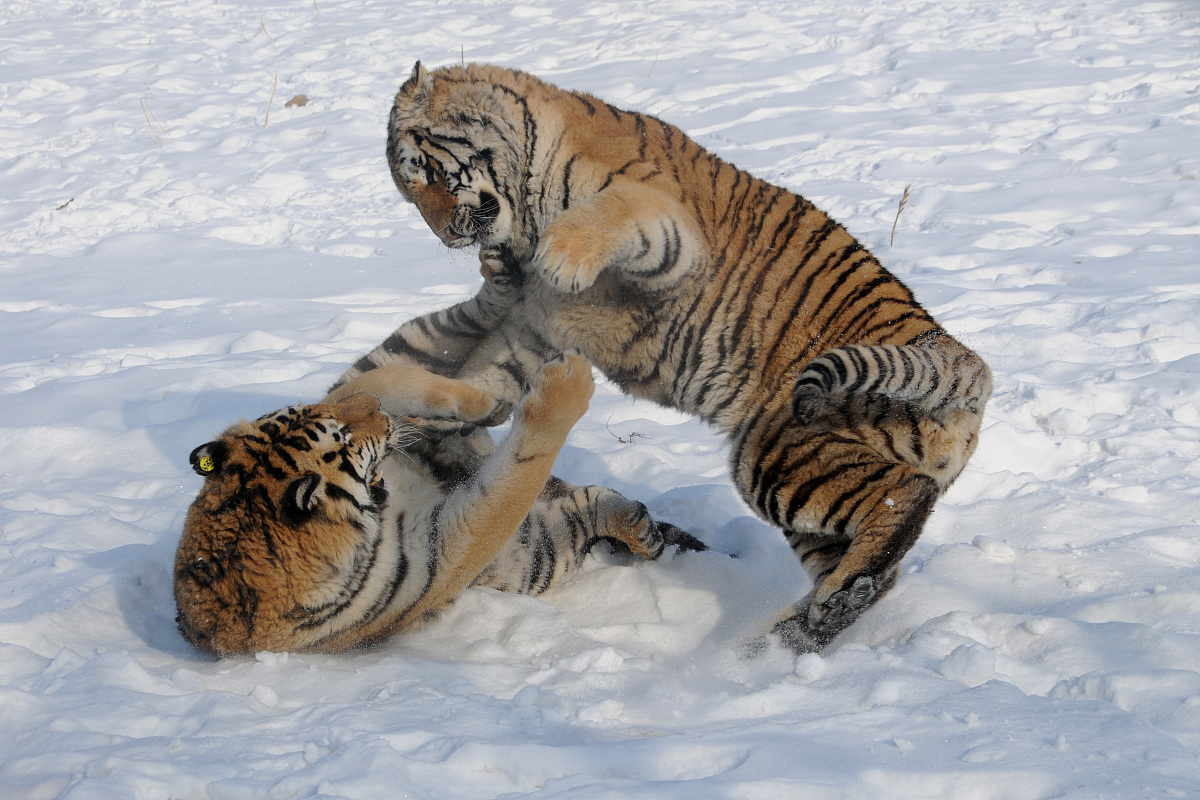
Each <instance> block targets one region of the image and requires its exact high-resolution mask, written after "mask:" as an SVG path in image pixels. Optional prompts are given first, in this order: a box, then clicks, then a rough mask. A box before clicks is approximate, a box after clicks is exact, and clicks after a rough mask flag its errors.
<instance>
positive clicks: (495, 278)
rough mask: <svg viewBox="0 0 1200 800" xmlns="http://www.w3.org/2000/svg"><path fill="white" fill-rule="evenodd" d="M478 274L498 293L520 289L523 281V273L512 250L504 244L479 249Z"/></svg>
mask: <svg viewBox="0 0 1200 800" xmlns="http://www.w3.org/2000/svg"><path fill="white" fill-rule="evenodd" d="M479 274H480V275H482V276H483V280H484V281H485V282H486V283H487V284H488V285H489V286H491V287H492V288H493V289H494V290H496V291H497V292H500V293H507V292H512V291H515V290H517V289H520V288H521V285H522V284H523V283H524V282H525V275H524V273H522V272H521V268H520V265H519V264H518V263H517V260H516V258H515V257H514V256H513V252H512V250H510V249H508V247H506V246H504V245H501V246H498V247H484V248H482V249H480V251H479Z"/></svg>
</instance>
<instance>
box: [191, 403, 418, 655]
mask: <svg viewBox="0 0 1200 800" xmlns="http://www.w3.org/2000/svg"><path fill="white" fill-rule="evenodd" d="M401 428H402V426H401V425H400V424H399V423H393V422H392V421H391V420H390V419H389V418H388V417H387V415H385V414H384V413H382V412H381V411H380V409H379V401H378V400H377V399H376V398H375V397H373V396H371V395H369V394H365V393H359V394H355V395H352V396H351V397H348V398H346V399H345V400H342V401H340V402H338V403H329V404H317V405H309V406H292V407H289V408H285V409H282V410H280V411H276V412H274V413H271V414H267V415H266V416H264V417H261V418H260V419H258V420H256V421H254V422H241V423H238V424H236V425H234V426H232V427H231V428H229V429H228V430H227V431H225V433H223V434H222V435H221V436H219V437H218V438H217V439H215V440H214V441H211V442H209V443H207V444H203V445H201V446H200V447H197V448H196V449H195V450H193V451H192V454H191V457H190V460H191V464H192V467H193V469H195V470H196V472H198V473H199V474H200V475H202V476H203V477H204V478H205V481H204V485H203V487H202V488H201V489H200V493H199V495H198V496H197V497H196V499H195V501H193V502H192V505H191V508H190V509H189V510H188V514H187V518H186V521H185V522H184V527H183V535H182V537H181V538H180V541H179V547H178V550H177V551H176V554H175V603H176V606H177V607H178V611H179V614H178V617H177V622H178V625H179V630H180V632H181V633H182V634H183V636H184V638H186V639H187V640H188V641H189V642H191V643H192V644H194V645H196V646H197V647H199V648H201V649H203V650H207V651H209V652H211V653H214V654H216V655H219V656H226V655H233V654H241V653H254V652H257V651H261V650H276V651H283V650H300V649H305V648H306V647H310V646H313V645H315V644H318V643H319V641H320V640H321V639H322V638H324V637H327V636H328V635H329V634H330V621H331V620H332V619H333V618H334V617H335V616H336V615H337V613H338V612H339V610H341V609H342V608H344V607H345V606H346V605H347V604H349V603H350V602H351V600H352V599H353V597H354V595H355V594H357V593H358V592H359V591H360V590H361V588H362V586H361V583H362V581H363V580H365V577H364V576H365V574H366V573H367V572H368V571H369V570H368V569H367V564H368V563H369V562H370V561H371V559H372V558H373V557H374V553H375V551H376V549H377V548H378V546H379V519H380V511H381V508H382V506H383V504H384V502H385V501H386V499H387V491H386V489H385V487H384V484H383V480H382V479H381V477H380V476H379V466H380V463H381V461H382V460H383V458H384V456H385V455H386V454H387V452H388V450H389V447H390V446H392V445H395V444H396V443H397V439H398V438H400V437H402V436H403V435H404V431H402V430H400V429H401Z"/></svg>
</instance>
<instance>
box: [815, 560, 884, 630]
mask: <svg viewBox="0 0 1200 800" xmlns="http://www.w3.org/2000/svg"><path fill="white" fill-rule="evenodd" d="M877 594H878V592H877V591H876V588H875V581H874V580H873V579H872V578H871V577H870V576H868V575H859V576H858V577H857V578H855V579H854V583H852V584H850V585H849V586H848V587H846V588H845V589H842V590H840V591H836V592H834V593H833V594H831V595H829V598H828V599H827V600H825V601H824V602H817V601H816V598H815V597H814V600H813V602H812V604H811V605H810V606H809V609H808V615H807V622H808V625H809V627H810V628H812V629H813V630H816V631H822V632H828V633H829V635H830V636H832V635H834V634H836V633H838V632H839V631H842V630H845V629H846V628H847V627H849V626H850V623H852V622H854V620H856V619H858V618H859V617H860V616H861V615H862V613H863V612H864V611H866V610H867V608H868V607H870V605H871V603H873V602H874V601H875V598H876V595H877ZM819 596H820V593H817V597H819Z"/></svg>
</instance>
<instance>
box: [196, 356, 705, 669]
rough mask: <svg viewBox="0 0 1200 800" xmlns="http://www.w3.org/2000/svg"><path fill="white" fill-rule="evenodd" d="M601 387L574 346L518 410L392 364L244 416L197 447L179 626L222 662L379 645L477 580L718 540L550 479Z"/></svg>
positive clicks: (546, 572) (556, 576) (604, 494)
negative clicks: (499, 431) (608, 551)
mask: <svg viewBox="0 0 1200 800" xmlns="http://www.w3.org/2000/svg"><path fill="white" fill-rule="evenodd" d="M592 391H593V383H592V377H591V367H590V365H589V364H588V363H587V361H586V359H584V358H583V357H582V356H581V355H579V354H577V353H567V354H565V355H564V356H562V357H560V358H558V359H555V360H552V361H549V362H548V363H546V364H545V365H544V366H543V367H541V368H540V370H538V372H536V373H535V374H534V375H533V376H532V379H531V381H530V385H529V389H528V392H527V393H526V394H525V395H524V398H523V399H522V400H521V401H520V404H519V405H518V407H517V411H516V414H515V417H514V421H513V425H512V428H511V431H510V433H509V434H508V436H507V438H505V439H504V441H503V442H502V443H500V444H499V445H496V444H495V443H494V442H493V441H492V439H491V437H490V435H489V434H488V433H487V431H486V430H484V428H485V427H488V426H492V425H495V424H496V423H497V422H499V421H500V420H502V419H504V418H506V417H507V416H509V414H510V411H511V405H510V404H509V403H508V402H506V401H503V400H501V399H498V398H496V397H494V396H493V395H490V394H488V393H486V392H483V391H480V390H478V389H475V388H473V387H471V386H469V385H467V384H465V383H462V382H460V381H457V380H452V379H449V378H446V377H442V376H437V375H433V374H431V373H429V372H427V371H425V370H423V369H421V368H419V367H414V366H410V365H390V366H385V367H383V368H381V369H379V370H375V371H373V372H371V373H370V374H368V375H366V376H364V377H363V378H362V379H360V380H358V381H350V382H346V383H343V384H341V385H339V386H338V387H337V388H335V389H334V390H333V391H331V392H330V393H329V394H328V395H327V396H326V397H325V398H324V399H323V400H322V401H321V402H320V403H316V404H312V405H302V406H290V407H288V408H284V409H281V410H279V411H275V412H272V413H269V414H266V415H264V416H263V417H261V418H259V419H258V420H256V421H254V422H245V421H243V422H240V423H237V424H235V425H233V426H231V427H230V428H229V429H228V430H226V431H225V432H224V433H222V434H221V435H220V436H219V437H217V438H216V439H215V440H213V441H211V442H208V443H206V444H203V445H201V446H199V447H197V448H196V449H195V450H193V451H192V453H191V455H190V457H189V461H190V463H191V465H192V467H193V469H195V470H196V472H197V473H199V474H200V475H202V476H203V477H204V478H205V480H204V484H203V485H202V487H201V489H200V491H199V493H198V495H197V497H196V499H195V500H194V501H193V503H192V504H191V506H190V508H189V509H188V512H187V516H186V518H185V522H184V526H183V533H182V535H181V537H180V541H179V545H178V548H177V551H176V556H175V570H174V590H175V601H176V606H177V608H178V616H177V623H178V627H179V630H180V632H181V633H182V635H183V637H184V638H185V639H186V640H187V641H188V642H190V643H191V644H193V645H194V646H196V647H197V648H199V649H201V650H203V651H206V652H208V653H211V654H213V655H215V656H218V657H227V656H235V655H244V654H250V653H256V652H260V651H276V652H283V651H315V652H337V651H344V650H347V649H351V648H359V647H366V646H370V645H372V644H375V643H378V642H380V641H382V640H384V639H385V638H387V637H389V636H391V635H393V634H395V633H398V632H401V631H404V630H407V629H410V628H412V627H414V626H416V625H418V624H420V623H422V622H424V621H426V620H429V619H431V618H432V617H434V616H435V615H436V614H437V613H438V611H439V610H440V609H442V608H444V607H445V606H447V605H448V604H450V603H452V602H453V601H454V600H455V599H456V598H457V597H458V596H460V595H461V594H462V592H463V591H464V590H465V589H466V588H467V587H468V586H488V587H492V588H495V589H499V590H501V591H508V592H519V593H524V594H540V593H542V592H544V591H546V590H547V589H548V588H549V587H550V586H551V585H554V584H556V583H558V582H559V581H560V580H561V579H562V577H563V576H564V575H566V574H567V573H568V572H570V571H571V570H573V569H575V568H576V567H578V566H579V565H580V563H581V562H582V560H583V558H584V555H585V554H586V553H587V552H588V551H589V550H590V549H591V547H592V546H593V545H594V544H595V543H596V542H598V541H600V540H602V539H605V540H610V541H612V542H614V543H616V544H617V545H618V546H620V547H622V549H624V550H627V551H629V552H631V553H633V554H635V555H637V556H642V557H644V558H647V559H654V558H658V557H659V556H660V555H661V554H662V553H663V552H664V550H665V548H666V547H667V546H668V545H676V546H678V547H679V549H685V550H701V549H706V548H705V546H704V545H703V543H702V542H700V541H699V540H697V539H695V538H694V537H691V536H690V535H688V534H686V533H684V532H683V531H681V530H679V529H678V528H675V527H674V526H673V525H670V524H669V523H666V522H662V521H656V520H654V519H652V518H651V517H650V515H649V513H648V512H647V509H646V507H645V506H644V505H643V504H641V503H639V502H636V501H632V500H629V499H627V498H625V497H623V496H622V495H621V494H619V493H618V492H616V491H614V490H612V489H608V488H604V487H599V486H574V485H572V484H569V483H567V482H566V481H563V480H561V479H559V478H556V477H553V476H551V475H550V467H551V464H552V463H553V462H554V459H555V456H556V455H557V454H558V452H559V450H560V448H561V447H562V446H563V443H564V441H565V439H566V436H567V432H568V431H569V430H570V429H571V427H572V425H573V424H574V423H575V421H576V420H577V419H579V417H580V416H582V414H583V413H584V411H585V410H586V408H587V406H588V401H589V398H590V397H591V394H592Z"/></svg>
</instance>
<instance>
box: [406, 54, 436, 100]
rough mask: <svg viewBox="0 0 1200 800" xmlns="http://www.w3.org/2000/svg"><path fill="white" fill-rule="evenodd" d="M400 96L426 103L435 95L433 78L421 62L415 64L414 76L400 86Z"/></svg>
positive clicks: (410, 76)
mask: <svg viewBox="0 0 1200 800" xmlns="http://www.w3.org/2000/svg"><path fill="white" fill-rule="evenodd" d="M400 94H403V95H410V96H411V97H412V99H413V101H414V102H417V103H424V102H425V101H426V100H428V99H429V96H430V95H431V94H433V76H432V75H430V74H429V70H427V69H425V65H424V64H422V63H421V62H420V61H418V62H417V63H416V64H413V68H412V74H411V75H409V76H408V80H406V81H405V82H404V83H403V85H401V86H400Z"/></svg>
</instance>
